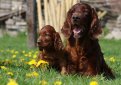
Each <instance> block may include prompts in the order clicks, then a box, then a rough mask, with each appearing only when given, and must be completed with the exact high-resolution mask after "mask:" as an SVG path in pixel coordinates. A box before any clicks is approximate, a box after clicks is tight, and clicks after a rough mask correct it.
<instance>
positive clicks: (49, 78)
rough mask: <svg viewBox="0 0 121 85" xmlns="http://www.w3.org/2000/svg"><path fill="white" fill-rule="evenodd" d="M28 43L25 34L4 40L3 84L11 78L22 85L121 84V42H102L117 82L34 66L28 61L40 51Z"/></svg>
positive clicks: (0, 41)
mask: <svg viewBox="0 0 121 85" xmlns="http://www.w3.org/2000/svg"><path fill="white" fill-rule="evenodd" d="M26 40H27V39H26V35H24V34H20V35H19V36H18V37H9V36H7V35H6V36H4V37H3V38H0V85H7V84H8V83H9V79H13V82H14V83H15V82H16V83H18V85H89V84H90V82H91V81H96V82H97V83H98V85H121V40H118V41H115V40H104V39H100V45H101V48H102V51H103V53H104V57H105V60H106V62H107V64H108V65H109V66H110V67H111V68H112V69H113V71H114V73H115V75H116V79H114V80H107V79H105V78H104V77H103V76H102V75H98V76H95V77H85V76H79V75H60V73H58V72H56V71H55V70H54V69H50V70H44V69H41V68H36V67H33V66H32V65H29V64H28V62H29V61H31V60H32V59H35V58H36V55H37V52H38V49H37V48H35V49H29V48H27V41H26ZM56 81H57V82H56ZM55 82H56V83H57V84H54V83H55ZM61 83H62V84H61ZM11 85H12V84H11ZM13 85H17V84H13ZM93 85H95V84H93Z"/></svg>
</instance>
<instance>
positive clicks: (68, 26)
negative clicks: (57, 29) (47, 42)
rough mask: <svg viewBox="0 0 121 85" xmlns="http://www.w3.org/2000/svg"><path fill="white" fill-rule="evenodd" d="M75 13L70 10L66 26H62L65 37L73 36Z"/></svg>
mask: <svg viewBox="0 0 121 85" xmlns="http://www.w3.org/2000/svg"><path fill="white" fill-rule="evenodd" d="M72 13H73V9H72V8H71V9H69V11H68V12H67V16H66V19H65V22H64V25H63V26H62V29H61V32H62V33H63V34H64V36H65V37H68V36H70V34H71V16H72Z"/></svg>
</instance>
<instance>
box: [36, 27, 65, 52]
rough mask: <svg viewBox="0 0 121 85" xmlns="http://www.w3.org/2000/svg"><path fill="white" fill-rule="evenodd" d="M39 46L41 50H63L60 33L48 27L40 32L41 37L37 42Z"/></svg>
mask: <svg viewBox="0 0 121 85" xmlns="http://www.w3.org/2000/svg"><path fill="white" fill-rule="evenodd" d="M37 45H38V47H39V49H40V50H42V49H49V50H51V49H52V48H54V49H61V48H62V47H63V44H62V41H61V38H60V35H59V33H57V32H56V31H55V29H54V28H53V27H52V26H50V25H46V26H44V27H43V28H42V29H41V30H40V31H39V37H38V40H37Z"/></svg>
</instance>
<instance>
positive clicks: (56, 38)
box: [54, 32, 64, 50]
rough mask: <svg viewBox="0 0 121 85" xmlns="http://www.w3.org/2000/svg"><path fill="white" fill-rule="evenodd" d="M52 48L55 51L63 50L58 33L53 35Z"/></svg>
mask: <svg viewBox="0 0 121 85" xmlns="http://www.w3.org/2000/svg"><path fill="white" fill-rule="evenodd" d="M54 47H55V49H56V50H62V49H63V48H64V46H63V43H62V40H61V37H60V35H59V33H58V32H56V33H55V34H54Z"/></svg>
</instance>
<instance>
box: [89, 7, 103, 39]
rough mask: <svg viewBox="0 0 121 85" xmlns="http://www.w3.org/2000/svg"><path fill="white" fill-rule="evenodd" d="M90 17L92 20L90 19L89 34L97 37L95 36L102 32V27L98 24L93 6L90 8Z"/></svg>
mask: <svg viewBox="0 0 121 85" xmlns="http://www.w3.org/2000/svg"><path fill="white" fill-rule="evenodd" d="M91 17H92V21H91V26H90V30H89V34H90V36H91V37H92V38H97V36H98V35H99V34H101V33H102V28H101V26H100V22H99V19H98V15H97V13H96V11H95V9H94V8H92V14H91Z"/></svg>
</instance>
